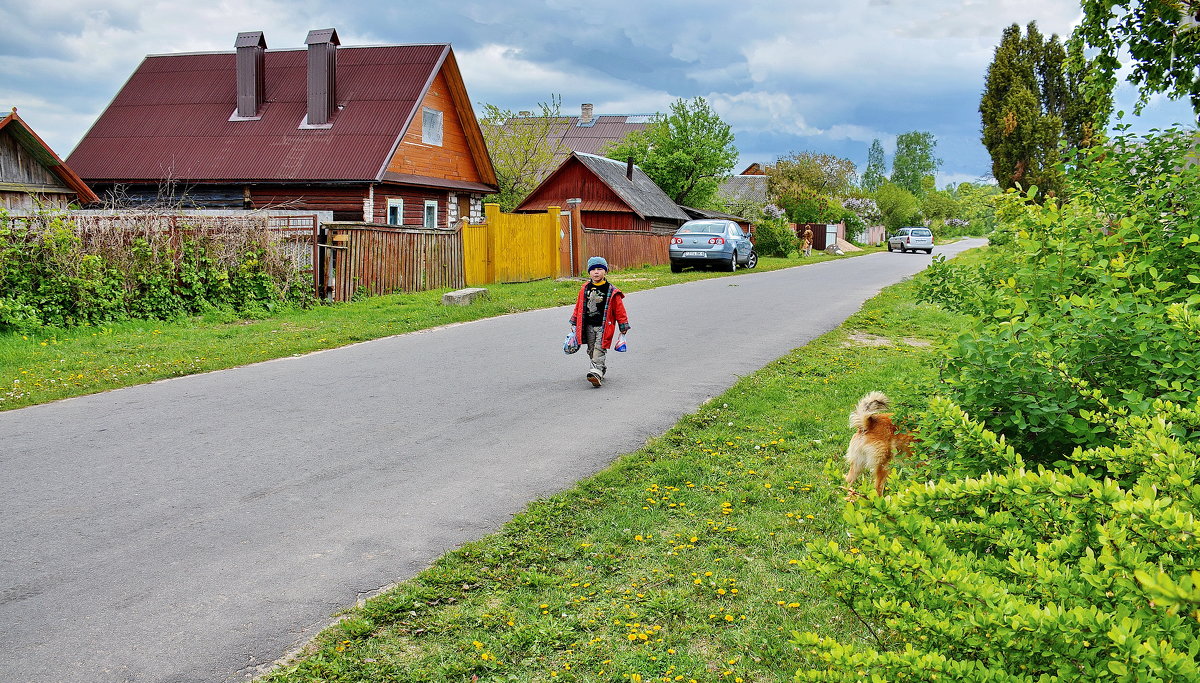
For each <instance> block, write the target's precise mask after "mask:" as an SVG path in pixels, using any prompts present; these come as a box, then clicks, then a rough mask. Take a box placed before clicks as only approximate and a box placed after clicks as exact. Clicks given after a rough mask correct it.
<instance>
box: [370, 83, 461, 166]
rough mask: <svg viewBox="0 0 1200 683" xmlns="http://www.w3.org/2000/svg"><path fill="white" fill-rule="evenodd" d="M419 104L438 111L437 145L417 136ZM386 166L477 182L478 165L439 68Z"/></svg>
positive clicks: (420, 107)
mask: <svg viewBox="0 0 1200 683" xmlns="http://www.w3.org/2000/svg"><path fill="white" fill-rule="evenodd" d="M423 107H429V108H430V109H434V110H436V111H440V112H442V144H441V146H440V147H438V146H434V145H428V144H426V143H425V142H423V141H422V140H421V130H422V125H423V117H422V113H421V110H422V108H423ZM387 170H389V171H392V172H393V173H403V174H409V175H422V176H432V177H435V178H446V179H448V180H465V181H470V182H481V178H480V177H479V169H477V168H476V167H475V159H474V157H472V156H471V148H470V146H469V145H468V143H467V134H466V133H465V132H464V131H463V124H462V120H461V119H460V118H459V115H458V110H457V109H456V108H455V106H454V100H453V99H451V97H450V87H449V85H448V84H447V83H446V75H445V74H444V73H443V72H438V75H437V78H435V79H434V81H433V84H432V85H430V87H429V92H428V93H427V94H426V96H425V99H424V100H422V101H421V103H420V104H418V105H417V111H416V114H415V115H414V116H413V120H412V123H411V124H410V125H409V127H408V131H406V132H405V133H404V138H403V139H402V140H401V142H400V145H399V147H398V148H397V149H396V153H395V154H394V155H393V156H392V159H391V161H390V162H388V167H387Z"/></svg>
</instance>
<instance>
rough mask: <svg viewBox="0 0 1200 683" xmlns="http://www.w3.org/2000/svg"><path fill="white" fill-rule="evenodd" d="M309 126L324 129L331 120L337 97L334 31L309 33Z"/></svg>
mask: <svg viewBox="0 0 1200 683" xmlns="http://www.w3.org/2000/svg"><path fill="white" fill-rule="evenodd" d="M304 44H305V45H307V46H308V121H307V123H308V125H310V126H323V125H327V124H328V123H329V119H330V117H332V116H333V107H334V102H335V99H334V97H335V95H336V94H337V46H338V45H341V44H342V41H340V40H338V34H337V29H332V28H323V29H314V30H312V31H309V32H308V38H306V39H305V40H304Z"/></svg>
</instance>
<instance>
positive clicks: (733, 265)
mask: <svg viewBox="0 0 1200 683" xmlns="http://www.w3.org/2000/svg"><path fill="white" fill-rule="evenodd" d="M735 270H737V252H736V251H735V252H733V256H730V257H729V263H727V264H726V265H725V271H726V272H729V273H732V272H733V271H735Z"/></svg>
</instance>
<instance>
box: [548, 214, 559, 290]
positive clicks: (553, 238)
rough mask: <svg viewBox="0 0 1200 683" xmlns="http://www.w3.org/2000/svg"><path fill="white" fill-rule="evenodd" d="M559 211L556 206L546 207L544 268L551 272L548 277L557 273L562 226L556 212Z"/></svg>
mask: <svg viewBox="0 0 1200 683" xmlns="http://www.w3.org/2000/svg"><path fill="white" fill-rule="evenodd" d="M561 211H562V209H560V208H559V207H557V206H548V207H546V227H547V228H548V230H547V235H546V246H545V249H546V270H547V272H549V273H550V274H551V275H550V277H556V276H557V275H558V243H559V240H560V239H562V238H561V237H560V236H559V235H560V233H561V232H562V228H561V227H560V226H559V218H558V214H559V213H560V212H561Z"/></svg>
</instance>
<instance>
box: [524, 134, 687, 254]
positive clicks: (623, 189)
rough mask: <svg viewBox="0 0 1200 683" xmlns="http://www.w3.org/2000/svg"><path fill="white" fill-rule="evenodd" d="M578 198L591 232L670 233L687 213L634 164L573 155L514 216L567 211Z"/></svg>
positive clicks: (585, 155) (582, 220) (584, 224)
mask: <svg viewBox="0 0 1200 683" xmlns="http://www.w3.org/2000/svg"><path fill="white" fill-rule="evenodd" d="M569 199H579V200H580V202H579V212H580V219H581V222H582V223H583V226H584V227H586V228H590V229H593V230H636V231H646V232H655V233H659V234H662V233H672V232H674V231H675V229H676V228H678V227H679V226H680V225H682V224H683V223H684V222H685V221H687V220H688V215H687V214H686V213H684V211H683V209H681V208H679V206H678V205H677V204H675V202H673V201H671V198H670V197H668V196H667V195H666V193H665V192H663V191H662V189H660V188H659V187H658V185H655V184H654V181H653V180H651V179H650V177H649V176H647V175H646V174H645V173H644V172H643V171H642V169H640V168H638V167H637V166H635V165H634V164H633V163H623V162H620V161H614V160H612V159H607V158H605V157H600V156H596V155H594V154H584V153H582V152H572V153H571V156H569V157H567V158H566V159H565V160H564V161H563V162H562V164H560V165H559V167H558V168H557V169H555V170H554V172H553V173H551V174H550V175H549V176H548V177H547V178H546V179H545V180H543V181H542V184H541V185H538V187H537V188H536V189H534V191H533V192H531V193H529V196H528V197H526V198H525V201H524V202H522V203H521V205H520V206H518V207H517V208H516V209H515V213H534V212H541V211H545V210H546V209H548V208H549V207H551V206H559V207H567V206H570V205H571V204H570V203H569V202H568V201H567V200H569Z"/></svg>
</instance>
